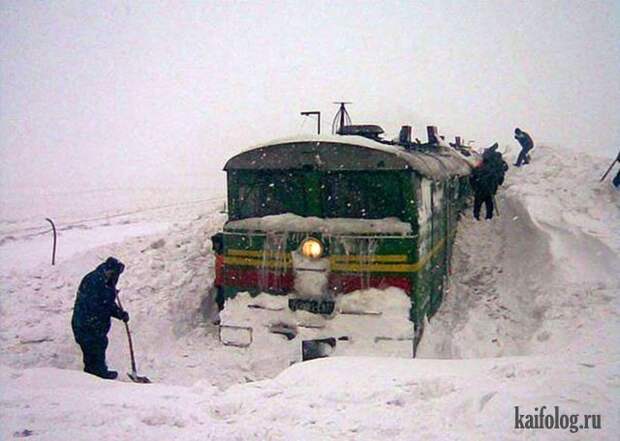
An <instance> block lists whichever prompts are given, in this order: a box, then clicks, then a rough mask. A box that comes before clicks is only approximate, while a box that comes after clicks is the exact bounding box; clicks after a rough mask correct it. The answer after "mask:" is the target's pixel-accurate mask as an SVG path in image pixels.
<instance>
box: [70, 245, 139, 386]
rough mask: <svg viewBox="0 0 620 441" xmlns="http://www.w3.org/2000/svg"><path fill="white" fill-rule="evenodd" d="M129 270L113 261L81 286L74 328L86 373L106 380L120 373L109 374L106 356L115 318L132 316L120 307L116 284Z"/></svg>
mask: <svg viewBox="0 0 620 441" xmlns="http://www.w3.org/2000/svg"><path fill="white" fill-rule="evenodd" d="M124 268H125V265H123V264H122V263H121V262H120V261H119V260H117V259H115V258H114V257H109V258H108V259H107V260H106V261H105V262H104V263H102V264H101V265H99V266H98V267H97V268H96V269H95V270H94V271H92V272H90V273H88V274H87V275H86V276H85V277H84V278H83V279H82V282H81V283H80V287H79V288H78V292H77V296H76V298H75V306H74V307H73V317H72V319H71V327H72V328H73V335H74V337H75V341H76V342H77V344H79V345H80V348H81V349H82V353H83V359H84V372H88V373H89V374H93V375H96V376H98V377H101V378H105V379H114V378H116V377H117V375H118V374H117V373H116V372H114V371H110V370H108V367H107V365H106V361H105V352H106V349H107V347H108V337H107V335H108V331H109V330H110V326H111V318H112V317H114V318H116V319H119V320H123V321H124V322H127V321H129V314H128V313H127V312H126V311H123V310H122V309H121V308H120V307H119V306H118V305H117V304H116V295H117V290H116V283H117V282H118V278H119V276H120V275H121V273H122V272H123V270H124Z"/></svg>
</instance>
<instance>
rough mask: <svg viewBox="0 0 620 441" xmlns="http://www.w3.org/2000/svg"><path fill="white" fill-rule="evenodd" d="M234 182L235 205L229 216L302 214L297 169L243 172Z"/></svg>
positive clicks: (302, 195) (301, 180) (303, 195)
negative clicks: (235, 183)
mask: <svg viewBox="0 0 620 441" xmlns="http://www.w3.org/2000/svg"><path fill="white" fill-rule="evenodd" d="M238 184H239V185H238V194H237V198H236V199H237V201H236V202H237V203H236V204H234V205H235V206H236V207H237V209H236V210H234V211H235V212H231V219H246V218H249V217H262V216H268V215H272V214H282V213H295V214H299V215H301V216H303V215H305V213H306V212H307V206H306V205H307V204H306V201H307V198H306V190H305V187H304V177H303V175H301V174H300V173H292V172H273V171H270V172H260V173H256V172H254V173H247V174H246V176H241V177H240V179H239V182H238ZM229 188H230V185H229ZM229 191H230V190H229ZM231 211H233V210H231Z"/></svg>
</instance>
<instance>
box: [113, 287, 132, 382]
mask: <svg viewBox="0 0 620 441" xmlns="http://www.w3.org/2000/svg"><path fill="white" fill-rule="evenodd" d="M116 303H117V304H118V307H119V308H121V310H122V311H124V309H123V304H122V303H121V299H120V297H119V296H118V293H117V294H116ZM123 323H125V331H127V340H128V341H129V355H131V373H132V374H134V375H135V374H136V358H135V357H134V355H133V343H132V341H131V332H129V325H128V324H127V322H123Z"/></svg>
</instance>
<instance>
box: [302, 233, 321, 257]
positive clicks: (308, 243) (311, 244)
mask: <svg viewBox="0 0 620 441" xmlns="http://www.w3.org/2000/svg"><path fill="white" fill-rule="evenodd" d="M301 254H303V255H304V256H305V257H308V258H310V259H318V258H319V257H321V256H322V255H323V244H322V243H321V241H320V240H318V239H315V238H314V237H309V238H308V239H306V240H304V241H303V242H302V244H301Z"/></svg>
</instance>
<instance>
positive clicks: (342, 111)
mask: <svg viewBox="0 0 620 441" xmlns="http://www.w3.org/2000/svg"><path fill="white" fill-rule="evenodd" d="M334 104H340V108H339V109H338V112H336V116H334V120H333V121H332V135H335V134H337V133H340V131H341V130H342V128H343V127H344V126H348V125H351V117H350V116H349V112H347V109H346V108H345V107H344V105H345V104H351V103H350V102H348V101H334Z"/></svg>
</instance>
